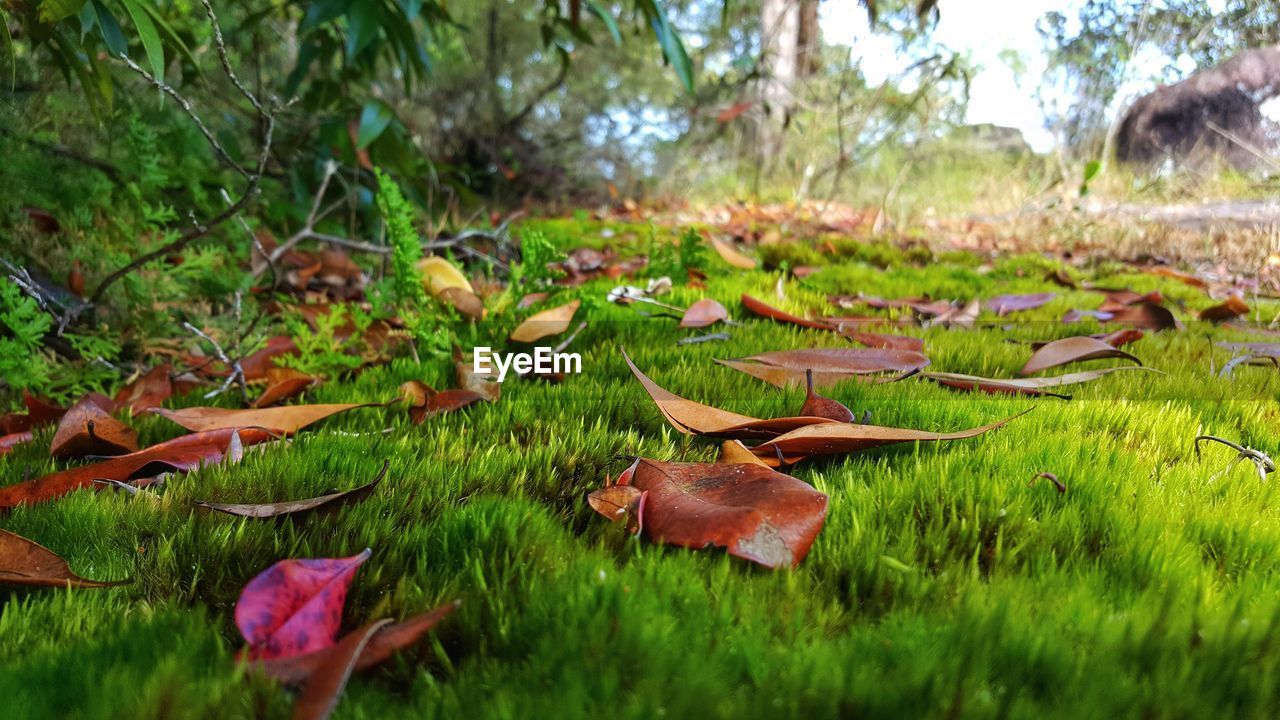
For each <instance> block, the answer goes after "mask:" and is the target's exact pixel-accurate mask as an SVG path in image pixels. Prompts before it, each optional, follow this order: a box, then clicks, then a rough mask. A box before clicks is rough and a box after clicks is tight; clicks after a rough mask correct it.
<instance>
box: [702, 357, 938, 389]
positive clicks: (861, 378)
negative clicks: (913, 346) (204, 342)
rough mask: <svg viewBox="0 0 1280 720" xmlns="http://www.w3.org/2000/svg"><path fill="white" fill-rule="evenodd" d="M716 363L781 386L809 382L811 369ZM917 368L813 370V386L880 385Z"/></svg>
mask: <svg viewBox="0 0 1280 720" xmlns="http://www.w3.org/2000/svg"><path fill="white" fill-rule="evenodd" d="M714 360H715V362H716V363H718V364H720V365H723V366H725V367H727V368H730V369H732V370H737V371H738V372H742V373H746V374H748V375H750V376H751V377H754V378H757V379H759V380H763V381H765V382H767V383H769V384H770V385H774V386H776V387H780V388H788V387H803V386H804V385H806V384H807V380H806V378H805V376H806V374H807V373H808V372H809V371H810V369H808V368H794V367H779V366H777V365H765V364H763V363H757V362H742V361H740V360H720V359H714ZM915 372H917V371H915V370H908V371H906V372H904V373H899V374H897V375H884V376H880V375H869V374H867V373H855V372H848V371H822V370H814V371H813V386H814V387H817V388H828V387H832V386H833V385H835V384H836V383H839V382H844V381H846V380H853V381H855V382H861V383H869V384H872V385H879V384H882V383H891V382H897V381H899V380H902V379H903V378H906V377H910V376H911V375H913V374H915Z"/></svg>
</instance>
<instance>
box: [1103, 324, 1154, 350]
mask: <svg viewBox="0 0 1280 720" xmlns="http://www.w3.org/2000/svg"><path fill="white" fill-rule="evenodd" d="M1145 336H1146V333H1144V332H1142V330H1140V329H1138V328H1125V329H1123V330H1116V331H1115V332H1112V333H1107V334H1106V335H1103V336H1102V337H1100V338H1098V339H1099V340H1101V341H1102V342H1104V343H1106V344H1108V345H1110V346H1111V347H1120V346H1122V345H1128V344H1129V343H1131V342H1137V341H1138V340H1141V339H1142V338H1143V337H1145Z"/></svg>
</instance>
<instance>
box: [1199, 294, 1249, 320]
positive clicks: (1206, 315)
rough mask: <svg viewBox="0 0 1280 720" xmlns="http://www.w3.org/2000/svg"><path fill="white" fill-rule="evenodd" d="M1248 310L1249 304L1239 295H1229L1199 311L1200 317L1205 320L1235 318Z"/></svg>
mask: <svg viewBox="0 0 1280 720" xmlns="http://www.w3.org/2000/svg"><path fill="white" fill-rule="evenodd" d="M1248 312H1249V305H1248V304H1247V303H1246V302H1245V301H1244V300H1242V299H1241V298H1240V296H1239V295H1230V296H1228V297H1227V299H1226V300H1225V301H1223V302H1222V303H1219V304H1218V305H1214V306H1213V307H1209V308H1205V309H1204V310H1201V311H1200V319H1201V320H1204V321H1206V322H1215V323H1220V322H1226V321H1228V320H1235V319H1236V318H1238V317H1240V316H1241V315H1246V314H1248Z"/></svg>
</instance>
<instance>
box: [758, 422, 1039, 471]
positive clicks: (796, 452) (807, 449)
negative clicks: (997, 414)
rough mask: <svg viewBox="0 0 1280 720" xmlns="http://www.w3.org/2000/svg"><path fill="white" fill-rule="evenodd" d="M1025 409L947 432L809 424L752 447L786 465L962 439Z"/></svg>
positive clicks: (762, 456)
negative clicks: (886, 447)
mask: <svg viewBox="0 0 1280 720" xmlns="http://www.w3.org/2000/svg"><path fill="white" fill-rule="evenodd" d="M1026 412H1029V410H1024V411H1023V412H1021V413H1018V414H1017V415H1014V416H1012V417H1008V418H1005V419H1004V420H1001V421H999V422H995V423H991V424H990V425H983V426H981V427H976V428H969V429H968V430H958V431H956V432H949V433H936V432H929V431H927V430H910V429H906V428H892V427H881V426H878V425H853V424H850V423H830V424H824V425H810V426H807V427H801V428H796V429H795V430H792V431H791V432H789V433H787V434H785V435H780V436H778V437H776V438H773V439H772V440H769V441H767V442H765V443H763V444H761V445H757V446H756V447H754V448H752V452H753V453H755V455H756V457H758V458H760V459H761V460H763V461H764V462H766V463H768V464H769V466H770V467H773V466H774V465H775V464H780V463H786V464H788V465H789V464H792V463H796V462H799V461H800V460H803V459H805V458H809V457H813V456H815V455H843V454H845V453H852V452H859V451H862V450H870V449H871V448H877V447H880V446H882V445H893V444H895V443H904V442H937V441H940V440H964V439H967V438H971V437H977V436H978V435H981V434H983V433H985V432H989V431H991V430H994V429H996V428H998V427H1000V426H1002V425H1004V424H1005V423H1007V422H1009V421H1010V420H1013V419H1014V418H1017V417H1019V416H1021V415H1023V414H1025V413H1026Z"/></svg>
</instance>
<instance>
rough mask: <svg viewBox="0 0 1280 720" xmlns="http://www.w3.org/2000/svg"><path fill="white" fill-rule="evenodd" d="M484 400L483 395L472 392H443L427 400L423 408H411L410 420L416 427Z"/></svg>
mask: <svg viewBox="0 0 1280 720" xmlns="http://www.w3.org/2000/svg"><path fill="white" fill-rule="evenodd" d="M484 399H485V397H484V396H483V395H481V394H480V393H478V392H475V391H472V390H441V391H440V392H438V393H436V394H434V395H432V396H431V397H429V398H427V402H426V403H425V404H424V405H423V406H422V407H410V408H409V419H410V420H412V421H413V423H414V424H415V425H416V424H418V423H421V422H422V421H424V420H426V419H427V418H429V417H434V416H436V415H443V414H444V413H448V412H453V411H454V410H461V409H462V408H464V407H466V406H468V405H471V404H473V403H478V402H480V401H481V400H484Z"/></svg>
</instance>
